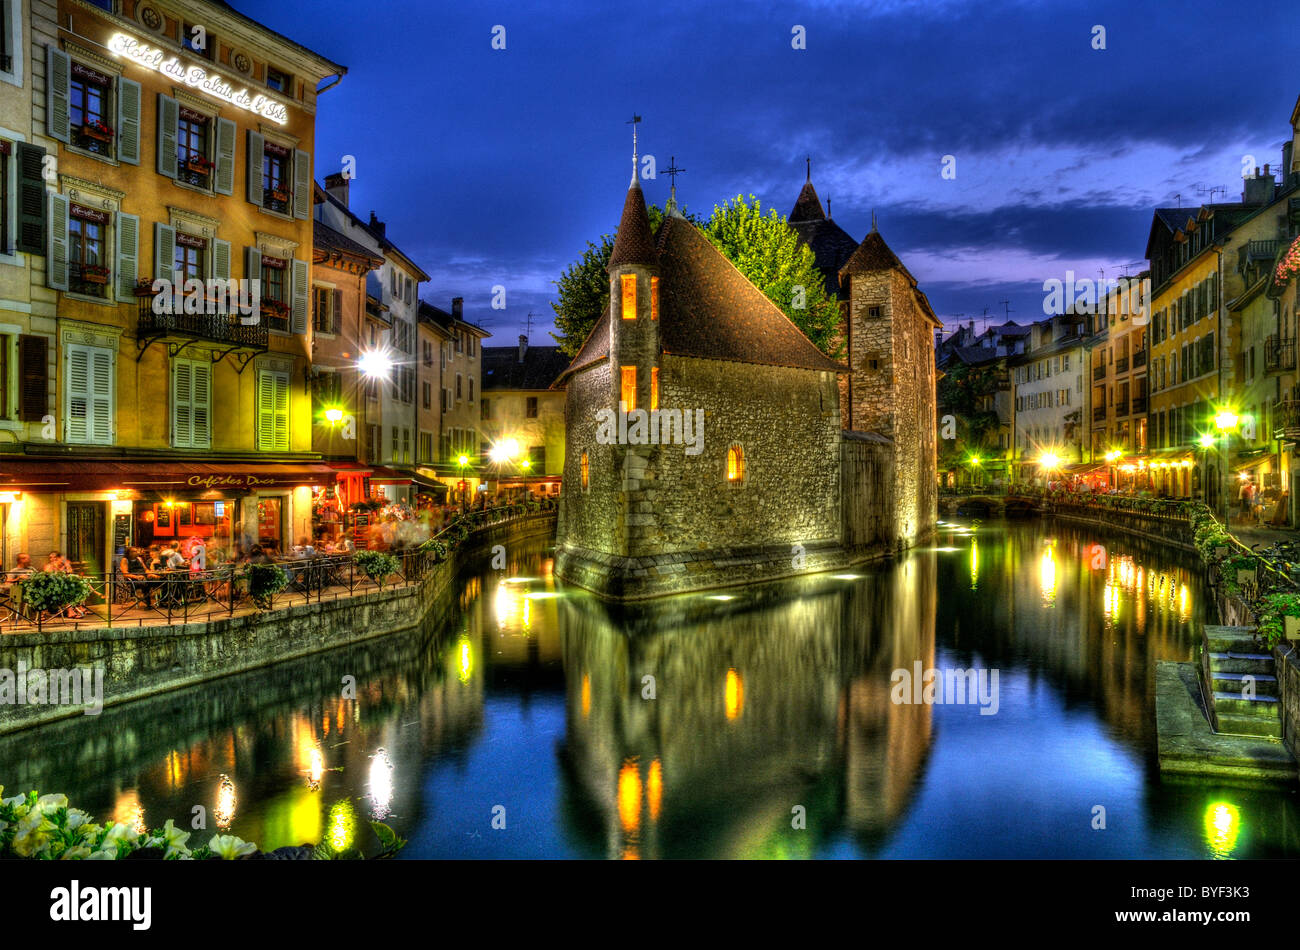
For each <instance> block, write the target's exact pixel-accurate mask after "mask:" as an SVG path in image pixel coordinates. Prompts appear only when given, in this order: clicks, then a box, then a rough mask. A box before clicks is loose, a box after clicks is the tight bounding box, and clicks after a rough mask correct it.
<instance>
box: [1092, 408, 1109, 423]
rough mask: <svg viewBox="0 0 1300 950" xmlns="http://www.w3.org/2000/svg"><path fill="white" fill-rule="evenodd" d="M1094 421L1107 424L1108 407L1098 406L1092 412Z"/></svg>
mask: <svg viewBox="0 0 1300 950" xmlns="http://www.w3.org/2000/svg"><path fill="white" fill-rule="evenodd" d="M1092 421H1093V422H1105V421H1106V407H1105V406H1096V407H1095V408H1094V409H1093V410H1092Z"/></svg>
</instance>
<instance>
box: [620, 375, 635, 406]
mask: <svg viewBox="0 0 1300 950" xmlns="http://www.w3.org/2000/svg"><path fill="white" fill-rule="evenodd" d="M622 380H623V386H622V391H621V392H620V394H619V399H620V400H622V402H623V408H624V409H626V410H627V411H628V412H631V411H632V410H633V409H635V408H636V367H635V366H624V367H623V369H622Z"/></svg>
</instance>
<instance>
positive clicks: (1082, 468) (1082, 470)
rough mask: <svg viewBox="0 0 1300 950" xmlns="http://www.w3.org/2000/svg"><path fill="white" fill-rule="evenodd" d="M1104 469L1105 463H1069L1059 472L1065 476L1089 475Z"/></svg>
mask: <svg viewBox="0 0 1300 950" xmlns="http://www.w3.org/2000/svg"><path fill="white" fill-rule="evenodd" d="M1105 467H1106V463H1105V462H1070V463H1069V464H1067V465H1062V466H1061V471H1062V472H1064V473H1065V474H1066V475H1091V474H1092V473H1093V472H1095V471H1097V470H1098V469H1102V468H1105Z"/></svg>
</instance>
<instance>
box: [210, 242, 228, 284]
mask: <svg viewBox="0 0 1300 950" xmlns="http://www.w3.org/2000/svg"><path fill="white" fill-rule="evenodd" d="M212 276H213V277H215V278H216V279H218V280H230V242H229V241H213V242H212Z"/></svg>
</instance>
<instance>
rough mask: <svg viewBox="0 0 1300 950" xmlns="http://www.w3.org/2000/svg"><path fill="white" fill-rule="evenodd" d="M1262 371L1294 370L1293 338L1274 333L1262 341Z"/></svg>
mask: <svg viewBox="0 0 1300 950" xmlns="http://www.w3.org/2000/svg"><path fill="white" fill-rule="evenodd" d="M1264 369H1265V370H1268V371H1270V372H1272V371H1277V370H1291V369H1295V337H1283V336H1278V335H1277V334H1276V333H1274V334H1273V335H1272V336H1270V337H1268V339H1266V340H1265V341H1264Z"/></svg>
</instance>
